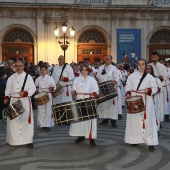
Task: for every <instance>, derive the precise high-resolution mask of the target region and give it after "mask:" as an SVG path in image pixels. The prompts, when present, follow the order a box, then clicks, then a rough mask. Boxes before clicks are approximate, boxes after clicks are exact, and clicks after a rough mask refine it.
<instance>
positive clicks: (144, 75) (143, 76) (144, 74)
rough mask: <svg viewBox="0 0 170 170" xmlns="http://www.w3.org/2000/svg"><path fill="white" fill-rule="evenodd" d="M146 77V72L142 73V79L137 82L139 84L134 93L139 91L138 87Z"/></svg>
mask: <svg viewBox="0 0 170 170" xmlns="http://www.w3.org/2000/svg"><path fill="white" fill-rule="evenodd" d="M146 75H147V72H144V73H143V75H142V77H141V79H140V81H139V84H138V87H137V89H136V91H138V90H139V87H140V85H141V83H142V81H143V79H144V78H145V77H146Z"/></svg>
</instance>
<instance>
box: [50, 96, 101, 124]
mask: <svg viewBox="0 0 170 170" xmlns="http://www.w3.org/2000/svg"><path fill="white" fill-rule="evenodd" d="M96 106H97V104H96V100H95V99H93V98H86V99H80V100H75V101H72V102H66V103H60V104H56V105H53V106H52V110H53V115H54V120H55V123H56V125H57V124H62V123H70V122H79V121H85V120H89V119H93V118H96V117H98V114H97V111H96Z"/></svg>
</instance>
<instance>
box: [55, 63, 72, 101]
mask: <svg viewBox="0 0 170 170" xmlns="http://www.w3.org/2000/svg"><path fill="white" fill-rule="evenodd" d="M62 68H63V65H62V66H60V65H56V66H55V67H54V70H53V74H52V78H53V79H54V81H55V83H56V84H57V83H59V84H60V85H61V86H63V89H64V91H63V92H62V93H61V94H59V95H58V96H57V97H55V98H54V103H55V104H59V103H64V102H69V101H72V93H71V85H72V81H73V79H74V73H73V69H72V67H71V66H69V65H68V64H67V65H66V67H65V69H64V71H63V74H62V76H63V77H67V78H68V79H69V81H68V82H63V81H59V78H60V74H61V71H62ZM67 93H68V94H69V96H67Z"/></svg>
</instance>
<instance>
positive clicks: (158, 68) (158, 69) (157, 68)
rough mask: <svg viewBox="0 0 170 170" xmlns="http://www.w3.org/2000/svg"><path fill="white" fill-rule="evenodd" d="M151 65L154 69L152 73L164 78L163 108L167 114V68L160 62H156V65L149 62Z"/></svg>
mask: <svg viewBox="0 0 170 170" xmlns="http://www.w3.org/2000/svg"><path fill="white" fill-rule="evenodd" d="M150 65H151V66H152V67H153V70H154V75H155V76H156V77H159V76H162V77H163V78H164V80H163V81H162V86H163V110H162V111H164V114H165V115H169V111H168V102H167V95H168V94H167V84H166V81H167V69H166V67H165V66H164V65H163V64H161V63H159V62H158V63H157V64H156V65H154V64H153V63H151V64H150Z"/></svg>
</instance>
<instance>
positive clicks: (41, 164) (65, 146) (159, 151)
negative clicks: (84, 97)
mask: <svg viewBox="0 0 170 170" xmlns="http://www.w3.org/2000/svg"><path fill="white" fill-rule="evenodd" d="M36 112H37V111H36V110H35V111H34V113H35V135H34V148H33V149H28V148H27V147H26V146H9V145H8V144H7V143H6V142H5V137H6V132H5V128H6V123H5V122H4V123H3V122H2V121H1V122H0V170H144V169H146V170H158V169H159V170H169V169H170V123H166V122H163V123H162V126H163V128H162V129H161V131H160V133H161V136H160V138H159V139H160V145H159V146H157V147H156V148H155V151H154V152H149V151H148V146H146V145H144V144H141V145H139V146H137V147H133V146H131V145H128V144H125V143H124V132H125V123H126V114H125V113H124V115H123V119H122V120H118V123H117V124H118V127H117V128H116V129H114V128H112V127H111V125H103V126H101V125H100V126H98V138H97V140H96V144H97V146H96V147H94V148H93V147H90V145H89V141H88V140H87V139H86V141H85V142H82V143H81V144H75V143H74V140H75V139H76V138H74V137H70V136H69V135H68V131H69V126H66V125H62V126H57V127H53V128H51V130H50V131H49V132H44V131H43V130H42V129H40V128H39V127H38V126H37V125H36ZM124 112H125V110H124ZM100 121H101V120H98V122H100Z"/></svg>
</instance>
